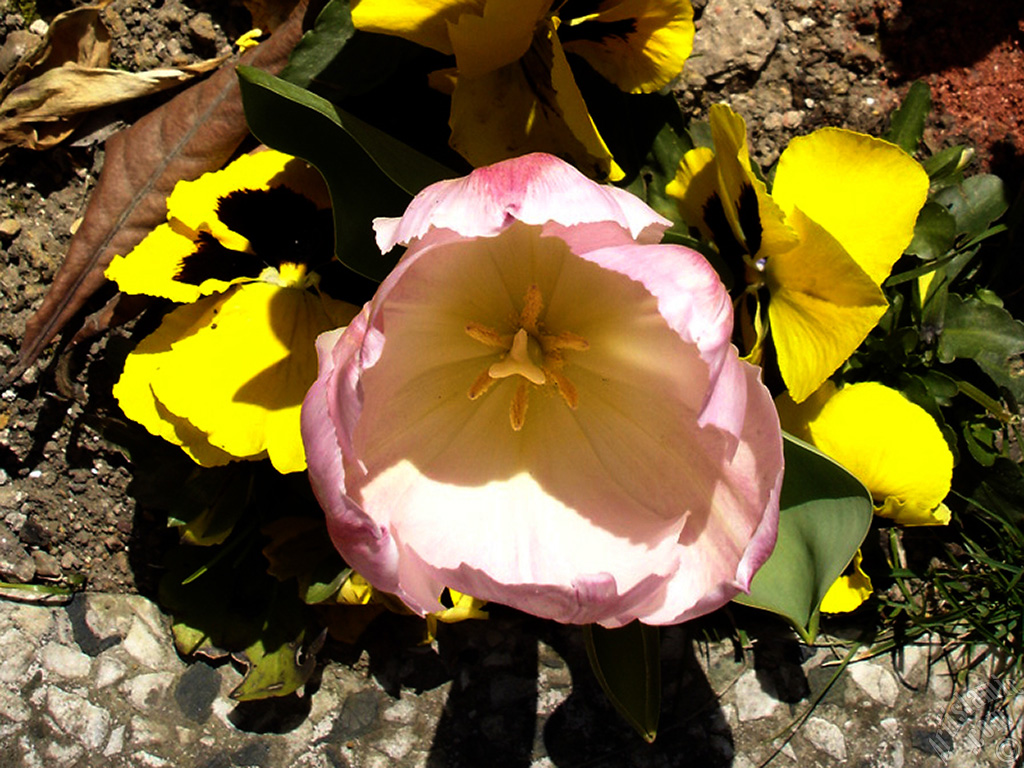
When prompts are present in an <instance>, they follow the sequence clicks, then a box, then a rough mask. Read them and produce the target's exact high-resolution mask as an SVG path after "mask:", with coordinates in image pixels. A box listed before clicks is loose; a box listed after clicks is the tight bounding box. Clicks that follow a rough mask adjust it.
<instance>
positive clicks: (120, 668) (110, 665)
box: [96, 654, 125, 688]
mask: <svg viewBox="0 0 1024 768" xmlns="http://www.w3.org/2000/svg"><path fill="white" fill-rule="evenodd" d="M124 674H125V668H124V664H122V663H121V662H119V661H118V660H117V659H112V658H110V657H109V656H107V655H106V654H104V655H102V656H100V658H99V662H98V663H97V665H96V687H97V688H106V687H107V686H108V685H113V684H114V683H116V682H117V681H119V680H120V679H121V678H123V677H124Z"/></svg>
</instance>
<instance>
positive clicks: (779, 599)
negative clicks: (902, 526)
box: [735, 435, 874, 642]
mask: <svg viewBox="0 0 1024 768" xmlns="http://www.w3.org/2000/svg"><path fill="white" fill-rule="evenodd" d="M784 438H785V459H786V475H785V479H784V480H783V482H782V498H781V501H780V506H781V511H780V513H779V537H778V541H777V542H776V544H775V550H774V551H773V552H772V554H771V557H769V558H768V561H767V562H766V563H765V564H764V565H762V566H761V569H760V570H759V571H758V572H757V574H756V575H755V576H754V580H753V583H752V584H751V585H750V593H749V594H746V595H744V594H741V595H739V596H737V597H736V598H735V601H736V602H737V603H741V604H743V605H749V606H752V607H754V608H762V609H764V610H766V611H772V612H773V613H777V614H779V615H780V616H783V617H785V618H786V619H788V620H789V621H790V622H791V623H792V624H793V626H794V627H795V628H796V630H797V632H799V633H800V635H801V637H803V638H804V639H805V640H807V641H808V642H810V641H813V639H814V636H815V635H816V634H817V625H818V616H819V608H820V606H821V600H822V598H823V597H824V596H825V593H826V592H827V591H828V589H829V587H831V586H832V584H833V582H835V580H836V579H837V578H839V576H840V575H841V574H842V572H843V570H844V569H845V568H846V566H847V565H848V564H849V563H850V561H851V560H852V559H853V556H854V554H856V552H857V548H858V547H859V546H860V545H861V542H863V541H864V537H865V536H866V535H867V532H868V529H869V528H870V527H871V518H872V515H873V514H874V506H873V504H872V502H871V496H870V494H868V492H867V489H866V488H864V486H863V484H861V482H860V481H859V480H858V479H857V478H855V477H854V476H853V475H851V474H850V473H849V472H847V471H846V470H845V469H843V467H841V466H840V465H839V464H837V463H836V462H834V461H833V460H832V459H830V458H828V457H827V456H825V455H824V454H823V453H820V452H818V451H817V450H816V449H814V448H813V447H811V446H810V445H808V444H807V443H805V442H803V441H802V440H798V439H797V438H795V437H792V436H791V435H784Z"/></svg>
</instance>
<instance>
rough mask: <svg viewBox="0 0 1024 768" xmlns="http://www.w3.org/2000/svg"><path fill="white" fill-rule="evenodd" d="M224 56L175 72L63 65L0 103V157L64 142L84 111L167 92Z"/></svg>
mask: <svg viewBox="0 0 1024 768" xmlns="http://www.w3.org/2000/svg"><path fill="white" fill-rule="evenodd" d="M226 58H227V57H224V56H222V57H219V58H216V59H207V60H206V61H201V62H199V63H197V64H191V65H189V66H184V67H180V68H175V69H153V70H150V71H148V72H124V71H122V70H117V69H98V68H95V67H83V66H80V65H78V64H75V63H74V62H69V63H67V64H65V65H64V66H62V67H57V68H55V69H48V70H46V71H45V72H43V73H42V74H41V75H39V76H38V77H34V78H32V79H31V80H29V81H28V82H27V83H23V84H22V85H20V86H18V87H17V88H15V89H14V90H13V91H12V92H11V93H10V94H8V96H7V98H6V99H4V101H3V102H2V103H0V115H2V117H0V152H4V151H5V150H7V149H9V148H11V147H16V146H17V147H25V148H27V149H48V148H50V147H52V146H54V145H55V144H57V143H59V142H61V141H63V140H64V139H65V138H67V137H68V136H69V135H70V134H71V132H72V131H74V130H75V128H76V127H78V125H79V123H80V122H81V120H82V118H83V117H84V116H85V113H86V112H90V111H92V110H94V109H99V108H100V107H106V106H110V105H111V104H117V103H119V102H123V101H129V100H131V99H137V98H140V97H142V96H149V95H150V94H153V93H156V92H157V91H162V90H165V89H167V88H171V87H173V86H175V85H178V84H180V83H184V82H186V81H188V80H191V79H192V78H193V77H195V76H196V75H200V74H204V73H206V72H209V71H211V70H214V69H216V68H217V67H219V66H220V65H221V64H223V63H224V61H225V60H226Z"/></svg>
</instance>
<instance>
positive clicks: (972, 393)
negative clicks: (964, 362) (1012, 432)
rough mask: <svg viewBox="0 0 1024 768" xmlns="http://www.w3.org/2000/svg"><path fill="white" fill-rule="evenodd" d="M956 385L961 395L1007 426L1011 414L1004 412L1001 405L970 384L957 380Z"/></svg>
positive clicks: (1004, 409) (1011, 417) (1011, 416)
mask: <svg viewBox="0 0 1024 768" xmlns="http://www.w3.org/2000/svg"><path fill="white" fill-rule="evenodd" d="M956 385H957V387H958V388H959V390H960V392H961V393H963V394H965V395H967V397H969V398H970V399H971V400H973V401H974V402H976V403H977V404H978V405H980V406H981V407H982V408H984V409H985V410H986V411H988V412H989V413H990V414H992V415H993V416H995V417H996V418H997V419H999V420H1000V421H1001V422H1003V423H1004V424H1009V423H1010V421H1011V420H1012V419H1013V414H1012V413H1010V412H1009V411H1008V410H1006V408H1004V407H1003V405H1002V403H1000V402H999V401H998V400H996V399H994V398H992V397H989V396H988V395H986V394H985V393H984V392H982V391H981V390H980V389H978V388H977V387H976V386H974V385H973V384H971V383H970V382H967V381H960V380H957V381H956Z"/></svg>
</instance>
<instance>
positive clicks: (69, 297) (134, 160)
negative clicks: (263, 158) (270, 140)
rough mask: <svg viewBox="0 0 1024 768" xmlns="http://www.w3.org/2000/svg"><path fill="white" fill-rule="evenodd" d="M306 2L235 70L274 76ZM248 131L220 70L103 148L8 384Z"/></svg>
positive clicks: (226, 70) (229, 76)
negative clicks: (189, 182)
mask: <svg viewBox="0 0 1024 768" xmlns="http://www.w3.org/2000/svg"><path fill="white" fill-rule="evenodd" d="M304 7H305V3H304V2H300V4H299V6H298V7H297V8H296V9H295V11H294V12H293V13H292V15H291V17H289V19H288V21H287V22H286V23H285V24H283V25H282V26H280V27H279V28H278V29H277V31H276V32H274V34H273V35H271V36H270V39H269V40H267V41H266V42H265V43H262V44H261V45H259V46H257V47H256V48H253V49H252V50H251V51H249V52H247V53H246V54H244V55H243V56H242V57H241V59H240V60H239V61H238V63H240V64H248V65H250V66H254V67H259V68H261V69H265V70H267V71H269V72H277V71H279V70H280V69H281V68H282V67H283V66H284V64H285V62H286V61H287V59H288V54H289V53H290V52H291V50H292V48H294V47H295V44H296V42H298V39H299V37H300V36H301V34H302V16H303V11H304ZM247 133H248V128H247V127H246V124H245V113H244V112H243V110H242V99H241V93H240V91H239V87H238V79H237V77H236V75H235V67H234V65H233V64H230V63H229V64H227V65H225V66H223V67H221V69H220V70H218V71H217V72H216V73H214V74H213V75H212V76H211V77H210V78H209V79H207V80H204V81H203V82H201V83H197V84H195V85H193V86H191V87H189V88H187V89H185V90H184V91H182V92H181V93H179V94H178V95H177V96H175V97H174V98H173V99H171V100H170V101H168V102H167V103H166V104H164V105H163V106H161V107H159V108H158V109H155V110H154V111H152V112H150V113H149V114H147V115H146V116H145V117H143V118H142V119H140V120H139V121H138V122H137V123H135V124H134V125H132V126H131V127H129V128H126V129H125V130H123V131H121V132H119V133H116V134H114V135H113V136H112V137H111V138H110V139H109V140H108V141H107V143H106V159H105V161H104V166H103V172H102V173H101V174H100V179H99V182H98V183H97V184H96V189H95V190H93V193H92V197H91V198H90V199H89V205H88V206H87V208H86V211H85V216H84V218H83V220H82V224H81V226H80V227H79V228H78V230H77V231H76V232H75V234H74V236H73V237H72V239H71V244H70V246H69V247H68V252H67V254H66V256H65V257H64V264H63V265H62V266H61V268H60V270H59V271H58V273H57V275H56V277H55V278H54V281H53V285H51V286H50V290H49V291H48V292H47V294H46V297H45V298H44V299H43V305H42V306H41V307H40V308H39V310H38V311H37V312H36V313H35V315H34V316H33V317H32V318H31V319H30V320H29V321H28V324H27V325H26V328H25V337H24V339H23V340H22V346H21V350H20V352H19V355H18V362H17V363H16V364H15V366H14V367H13V368H12V369H11V370H10V371H8V373H7V374H6V376H5V377H4V380H5V381H7V382H11V381H14V380H15V379H17V378H18V377H19V376H21V374H22V373H24V372H25V370H27V369H28V367H29V366H30V365H32V363H34V362H35V361H36V359H37V358H38V357H39V354H40V353H41V352H42V350H43V348H44V347H45V346H46V345H47V344H48V343H49V342H50V340H52V339H53V338H54V336H56V335H57V333H58V332H59V331H60V329H61V328H62V327H63V326H64V324H65V323H66V322H67V321H68V320H69V319H70V318H71V317H72V316H73V315H74V314H75V313H76V312H77V311H78V310H79V309H80V308H81V307H82V305H83V304H84V303H85V302H86V301H87V300H88V298H89V297H90V296H92V294H93V293H94V292H95V291H96V290H97V289H98V288H99V287H100V286H101V285H103V283H104V281H105V280H106V278H105V277H104V275H103V270H104V269H106V267H107V265H108V264H109V263H110V260H111V259H112V258H113V257H114V255H115V254H116V253H122V254H123V253H127V252H128V251H130V250H131V249H132V248H134V247H135V246H136V245H137V244H138V243H139V242H140V241H141V240H142V238H143V237H145V235H146V234H147V233H148V232H149V231H150V230H151V229H153V228H154V227H155V226H157V225H158V224H160V223H162V222H163V221H164V220H165V218H166V215H167V202H166V201H167V195H169V194H170V192H171V190H172V189H173V188H174V185H175V184H176V183H177V182H178V181H180V180H182V179H195V178H198V177H199V176H201V175H202V174H203V173H205V172H207V171H210V170H214V169H216V168H220V167H221V166H222V165H223V164H224V163H225V162H226V161H227V160H228V158H229V157H230V156H231V155H232V153H233V152H234V151H235V149H237V147H238V145H239V144H240V143H241V142H242V140H243V139H244V138H245V136H246V134H247Z"/></svg>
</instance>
